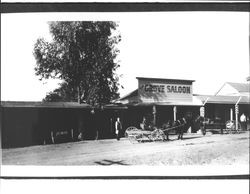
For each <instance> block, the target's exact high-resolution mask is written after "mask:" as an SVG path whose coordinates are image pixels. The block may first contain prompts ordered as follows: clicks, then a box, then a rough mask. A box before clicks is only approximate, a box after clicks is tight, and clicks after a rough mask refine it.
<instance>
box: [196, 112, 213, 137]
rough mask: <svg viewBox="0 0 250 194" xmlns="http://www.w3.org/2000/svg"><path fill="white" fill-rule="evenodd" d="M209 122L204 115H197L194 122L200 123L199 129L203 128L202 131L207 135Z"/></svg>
mask: <svg viewBox="0 0 250 194" xmlns="http://www.w3.org/2000/svg"><path fill="white" fill-rule="evenodd" d="M207 122H209V120H208V119H207V118H205V117H202V116H197V118H196V119H195V120H194V123H195V124H196V125H198V127H197V128H198V130H199V129H201V132H202V134H203V135H206V127H205V125H206V123H207Z"/></svg>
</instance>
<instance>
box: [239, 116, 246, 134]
mask: <svg viewBox="0 0 250 194" xmlns="http://www.w3.org/2000/svg"><path fill="white" fill-rule="evenodd" d="M240 122H241V127H242V130H243V131H245V130H246V129H247V118H246V115H245V114H244V113H243V114H242V115H241V116H240Z"/></svg>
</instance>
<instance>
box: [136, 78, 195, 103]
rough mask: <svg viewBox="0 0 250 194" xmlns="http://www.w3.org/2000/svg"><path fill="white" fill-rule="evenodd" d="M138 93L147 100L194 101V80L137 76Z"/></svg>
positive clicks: (142, 98) (143, 99)
mask: <svg viewBox="0 0 250 194" xmlns="http://www.w3.org/2000/svg"><path fill="white" fill-rule="evenodd" d="M137 79H138V87H139V88H138V94H139V97H140V99H141V100H142V101H145V102H175V101H192V95H193V91H192V83H193V80H173V79H157V78H137Z"/></svg>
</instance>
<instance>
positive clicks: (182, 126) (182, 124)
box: [162, 117, 190, 140]
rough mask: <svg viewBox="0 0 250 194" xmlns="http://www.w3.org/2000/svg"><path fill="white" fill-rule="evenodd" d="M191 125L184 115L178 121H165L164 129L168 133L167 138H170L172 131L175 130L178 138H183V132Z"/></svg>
mask: <svg viewBox="0 0 250 194" xmlns="http://www.w3.org/2000/svg"><path fill="white" fill-rule="evenodd" d="M189 126H190V125H189V124H188V121H187V119H186V118H184V117H183V118H181V119H179V120H176V121H172V122H171V121H168V122H167V123H164V124H163V125H162V129H163V131H164V133H165V135H166V140H169V132H170V131H175V132H176V134H177V135H178V139H183V133H184V131H185V130H186V129H187V128H188V127H189Z"/></svg>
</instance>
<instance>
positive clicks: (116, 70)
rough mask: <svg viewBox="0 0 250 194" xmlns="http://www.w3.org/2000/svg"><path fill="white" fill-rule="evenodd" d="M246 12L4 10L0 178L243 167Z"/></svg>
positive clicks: (249, 119) (248, 73)
mask: <svg viewBox="0 0 250 194" xmlns="http://www.w3.org/2000/svg"><path fill="white" fill-rule="evenodd" d="M249 19H250V17H249V12H246V11H240V12H238V11H188V10H186V11H159V12H158V11H142V12H136V11H132V12H129V11H128V12H126V11H125V12H124V11H123V12H116V11H113V12H33V13H32V12H27V13H1V157H2V158H1V159H2V164H1V176H10V177H11V176H14V177H15V176H24V177H26V176H27V177H47V176H48V177H57V176H59V177H67V176H69V177H100V176H104V177H106V176H109V177H116V176H119V177H122V176H125V177H126V176H127V177H130V176H142V177H143V176H145V177H147V176H155V177H161V176H163V177H164V176H217V175H249V130H250V104H249V101H250V96H249V93H250V86H249V84H250V67H249V40H250V39H249V38H250V37H249V31H250V27H249V26H250V24H249ZM73 184H75V182H74V183H73ZM216 184H219V183H218V182H217V183H216ZM93 185H95V183H93ZM174 185H179V183H176V184H174ZM184 185H186V186H187V185H188V186H187V187H191V186H190V185H189V184H188V183H186V182H185V183H184ZM104 187H105V186H104ZM126 191H127V189H126ZM150 191H152V192H153V190H150ZM157 191H159V189H158V190H157ZM122 193H123V192H122Z"/></svg>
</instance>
